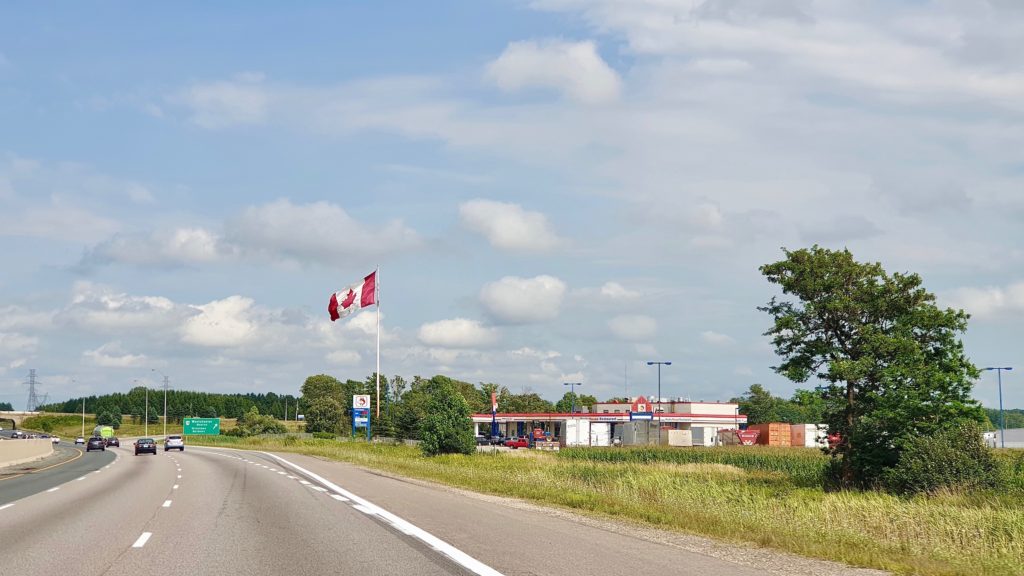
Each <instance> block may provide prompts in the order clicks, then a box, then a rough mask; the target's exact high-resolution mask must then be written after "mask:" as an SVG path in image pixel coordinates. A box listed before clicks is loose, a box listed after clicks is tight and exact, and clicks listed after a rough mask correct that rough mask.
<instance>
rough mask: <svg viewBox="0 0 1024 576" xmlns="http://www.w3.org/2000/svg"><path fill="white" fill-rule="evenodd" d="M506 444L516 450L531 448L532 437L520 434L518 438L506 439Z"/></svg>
mask: <svg viewBox="0 0 1024 576" xmlns="http://www.w3.org/2000/svg"><path fill="white" fill-rule="evenodd" d="M505 446H508V447H509V448H512V449H513V450H515V449H517V448H529V447H530V439H529V438H527V437H526V436H520V437H517V438H509V439H508V440H505Z"/></svg>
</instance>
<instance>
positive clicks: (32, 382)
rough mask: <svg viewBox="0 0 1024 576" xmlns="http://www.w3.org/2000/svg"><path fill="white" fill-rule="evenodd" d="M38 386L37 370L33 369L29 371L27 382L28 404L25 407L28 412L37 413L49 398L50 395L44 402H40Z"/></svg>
mask: <svg viewBox="0 0 1024 576" xmlns="http://www.w3.org/2000/svg"><path fill="white" fill-rule="evenodd" d="M36 384H39V381H38V380H36V369H35V368H32V369H30V370H29V371H28V382H25V385H26V386H28V403H27V404H26V405H25V411H26V412H35V411H36V408H38V407H39V405H40V404H42V403H44V402H46V400H45V398H47V397H49V394H47V395H46V397H44V399H43V400H40V399H39V393H38V392H36Z"/></svg>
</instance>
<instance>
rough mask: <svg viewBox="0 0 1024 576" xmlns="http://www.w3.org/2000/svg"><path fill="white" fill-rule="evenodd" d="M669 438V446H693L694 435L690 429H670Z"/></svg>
mask: <svg viewBox="0 0 1024 576" xmlns="http://www.w3.org/2000/svg"><path fill="white" fill-rule="evenodd" d="M667 438H668V445H669V446H680V447H687V448H688V447H690V446H693V435H692V434H691V432H690V431H689V430H669V431H668V436H667Z"/></svg>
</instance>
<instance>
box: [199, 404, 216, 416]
mask: <svg viewBox="0 0 1024 576" xmlns="http://www.w3.org/2000/svg"><path fill="white" fill-rule="evenodd" d="M199 414H201V415H202V417H203V418H216V417H217V409H216V408H214V407H213V406H207V407H205V408H203V409H202V410H200V411H199Z"/></svg>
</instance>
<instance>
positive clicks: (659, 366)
mask: <svg viewBox="0 0 1024 576" xmlns="http://www.w3.org/2000/svg"><path fill="white" fill-rule="evenodd" d="M655 364H657V365H658V407H657V408H655V410H657V411H658V446H661V366H662V364H664V365H665V366H671V365H672V362H671V361H669V360H658V361H648V362H647V365H648V366H654V365H655Z"/></svg>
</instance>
